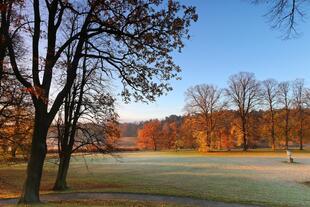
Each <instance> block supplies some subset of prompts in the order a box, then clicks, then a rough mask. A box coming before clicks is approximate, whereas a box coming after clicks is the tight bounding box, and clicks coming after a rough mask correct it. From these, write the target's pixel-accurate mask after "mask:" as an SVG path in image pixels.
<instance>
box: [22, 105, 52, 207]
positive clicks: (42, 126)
mask: <svg viewBox="0 0 310 207" xmlns="http://www.w3.org/2000/svg"><path fill="white" fill-rule="evenodd" d="M48 126H49V123H48V119H47V116H46V113H44V112H43V111H41V110H40V111H39V110H36V113H35V125H34V132H33V136H32V146H31V154H30V158H29V161H28V166H27V176H26V181H25V183H24V187H23V191H22V195H21V197H20V200H19V203H20V204H32V203H40V197H39V191H40V183H41V177H42V171H43V165H44V159H45V156H46V152H47V146H46V136H47V131H48Z"/></svg>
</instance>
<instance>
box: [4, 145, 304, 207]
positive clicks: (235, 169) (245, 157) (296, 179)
mask: <svg viewBox="0 0 310 207" xmlns="http://www.w3.org/2000/svg"><path fill="white" fill-rule="evenodd" d="M293 156H294V157H295V160H296V161H297V163H296V164H288V163H286V162H285V159H286V157H285V153H284V152H277V153H272V152H247V153H243V152H226V153H224V152H223V153H208V154H200V153H196V152H192V151H189V152H139V153H121V154H117V155H116V156H114V157H109V156H101V155H93V156H76V157H75V158H74V159H72V165H71V168H70V172H69V179H68V183H69V185H70V187H71V189H70V190H69V192H70V191H71V192H72V191H80V192H132V193H148V194H160V195H174V196H186V197H194V198H202V199H208V200H215V201H225V202H234V203H246V204H259V205H265V206H289V207H295V206H296V207H306V206H310V199H309V198H310V187H309V185H306V184H305V183H306V182H308V181H310V173H309V172H310V159H309V158H310V154H309V153H308V152H304V153H297V152H296V153H293ZM52 162H53V160H52V159H50V160H49V161H48V162H46V165H45V171H44V175H43V181H42V192H43V193H48V192H50V191H49V189H51V187H52V186H53V182H54V179H55V175H56V168H57V166H56V165H55V164H53V163H52ZM24 170H25V165H24V164H20V165H15V166H10V167H8V166H2V167H1V168H0V178H1V180H4V181H3V182H5V186H6V187H5V188H1V190H0V197H14V196H17V195H18V193H19V191H20V189H21V187H22V186H21V185H22V181H23V178H24V174H25V172H24ZM3 176H4V177H5V179H3ZM0 182H1V181H0ZM2 185H3V184H2V183H1V187H2Z"/></svg>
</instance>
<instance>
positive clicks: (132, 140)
mask: <svg viewBox="0 0 310 207" xmlns="http://www.w3.org/2000/svg"><path fill="white" fill-rule="evenodd" d="M136 143H137V137H121V138H120V139H119V140H118V141H117V147H118V148H121V149H135V148H136V147H137V146H136Z"/></svg>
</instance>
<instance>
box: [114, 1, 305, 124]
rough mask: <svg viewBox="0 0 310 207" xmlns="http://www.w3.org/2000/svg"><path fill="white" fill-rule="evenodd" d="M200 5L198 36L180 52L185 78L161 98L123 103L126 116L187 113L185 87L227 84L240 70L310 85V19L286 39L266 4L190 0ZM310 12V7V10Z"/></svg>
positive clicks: (196, 25) (123, 117)
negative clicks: (273, 25)
mask: <svg viewBox="0 0 310 207" xmlns="http://www.w3.org/2000/svg"><path fill="white" fill-rule="evenodd" d="M183 2H184V3H186V4H191V5H194V6H196V7H197V11H198V15H199V20H198V22H196V23H194V24H193V25H192V27H191V36H192V38H191V39H190V40H188V41H186V42H185V44H186V45H185V48H184V50H183V52H182V53H181V54H179V53H176V54H175V55H174V58H175V62H176V63H177V64H178V65H180V66H181V68H182V69H183V71H182V73H181V77H182V80H180V81H172V82H171V85H172V86H173V88H174V90H173V91H172V92H170V93H169V94H168V95H167V96H163V97H160V98H159V99H158V100H157V102H156V103H152V104H145V103H131V104H124V103H122V102H121V101H119V103H118V107H117V110H118V112H119V115H120V120H121V121H123V122H124V121H140V120H146V119H150V118H159V119H161V118H164V117H165V116H168V115H170V114H177V115H179V114H183V113H184V111H183V107H184V92H185V91H186V89H187V88H188V87H190V86H192V85H195V84H200V83H208V84H215V85H217V86H219V87H225V86H226V83H227V79H228V77H229V76H230V75H232V74H235V73H238V72H240V71H248V72H253V73H255V74H256V77H257V79H259V80H264V79H267V78H275V79H277V80H279V81H283V80H294V79H296V78H305V80H306V84H307V85H310V84H309V83H310V70H309V68H310V52H309V51H310V25H309V24H310V20H309V21H306V22H304V23H300V24H299V27H298V29H299V30H300V32H301V33H302V34H301V35H300V36H299V37H298V38H297V39H292V40H282V39H281V33H280V32H279V31H276V30H272V29H271V28H270V25H269V24H268V23H267V22H266V18H265V17H263V15H264V14H265V13H266V11H267V10H266V6H264V5H260V6H255V5H252V4H250V3H249V0H186V1H185V0H184V1H183ZM309 15H310V12H309Z"/></svg>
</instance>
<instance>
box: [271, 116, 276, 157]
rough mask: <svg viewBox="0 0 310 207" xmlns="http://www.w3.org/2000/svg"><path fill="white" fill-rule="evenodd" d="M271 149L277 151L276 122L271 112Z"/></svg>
mask: <svg viewBox="0 0 310 207" xmlns="http://www.w3.org/2000/svg"><path fill="white" fill-rule="evenodd" d="M271 142H272V143H271V147H272V150H273V151H275V150H276V138H275V121H274V113H273V111H272V112H271Z"/></svg>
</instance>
